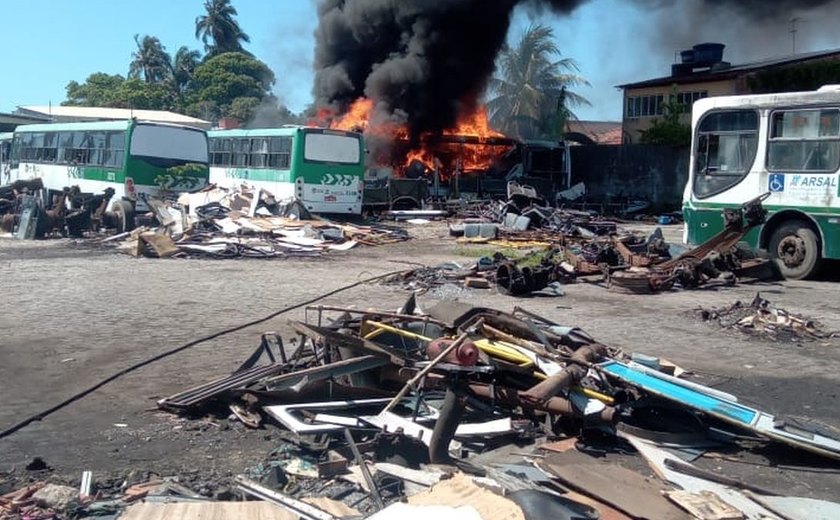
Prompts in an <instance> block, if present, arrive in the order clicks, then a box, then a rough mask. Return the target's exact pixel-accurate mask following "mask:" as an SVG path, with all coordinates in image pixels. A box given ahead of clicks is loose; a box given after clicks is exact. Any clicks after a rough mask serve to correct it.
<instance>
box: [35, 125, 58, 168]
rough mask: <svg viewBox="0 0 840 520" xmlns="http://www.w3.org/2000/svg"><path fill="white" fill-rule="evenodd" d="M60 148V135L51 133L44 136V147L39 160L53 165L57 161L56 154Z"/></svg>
mask: <svg viewBox="0 0 840 520" xmlns="http://www.w3.org/2000/svg"><path fill="white" fill-rule="evenodd" d="M57 148H58V135H57V134H55V133H53V132H51V133H48V134H44V147H43V148H42V149H41V152H40V153H39V154H38V155H39V158H40V159H39V160H41V161H42V162H48V163H53V162H55V159H56V154H57V153H58V152H57Z"/></svg>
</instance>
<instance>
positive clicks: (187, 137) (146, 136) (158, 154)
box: [130, 124, 208, 166]
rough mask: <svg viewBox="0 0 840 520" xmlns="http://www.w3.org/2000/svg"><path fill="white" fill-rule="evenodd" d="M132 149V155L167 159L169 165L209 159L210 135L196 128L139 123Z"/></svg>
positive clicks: (147, 158) (163, 161)
mask: <svg viewBox="0 0 840 520" xmlns="http://www.w3.org/2000/svg"><path fill="white" fill-rule="evenodd" d="M130 150H131V155H132V156H133V157H142V158H144V159H146V160H148V161H150V162H154V163H158V162H160V163H166V166H174V165H176V164H183V163H188V162H192V163H201V164H207V162H208V156H207V153H208V152H207V137H206V135H205V134H204V132H202V131H201V130H197V129H193V128H182V127H171V126H164V125H143V124H140V125H137V127H136V128H135V129H134V132H133V133H132V135H131V147H130ZM161 166H163V164H161Z"/></svg>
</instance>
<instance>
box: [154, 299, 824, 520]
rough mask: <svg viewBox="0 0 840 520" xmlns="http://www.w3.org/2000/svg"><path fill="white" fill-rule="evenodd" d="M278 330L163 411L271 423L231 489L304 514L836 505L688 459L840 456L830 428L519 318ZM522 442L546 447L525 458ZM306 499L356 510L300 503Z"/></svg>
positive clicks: (322, 309) (355, 316)
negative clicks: (609, 444)
mask: <svg viewBox="0 0 840 520" xmlns="http://www.w3.org/2000/svg"><path fill="white" fill-rule="evenodd" d="M290 326H291V327H292V329H293V330H294V331H295V332H296V333H297V337H296V338H295V339H294V340H293V341H291V342H287V343H284V342H283V341H282V339H281V338H280V337H279V336H278V335H276V334H265V335H264V336H263V341H262V343H261V345H260V347H259V348H258V349H257V350H256V351H255V352H254V353H253V354H252V355H251V356H250V357H249V358H248V359H247V360H246V361H245V362H244V363H243V365H242V366H241V367H240V368H239V369H238V370H236V371H235V372H233V373H232V374H230V375H224V376H222V377H219V378H217V379H214V380H212V381H209V382H207V383H205V384H202V385H199V386H196V387H193V388H189V389H186V390H184V391H182V392H179V393H177V394H175V395H172V396H169V397H167V398H164V399H162V400H160V401H159V403H158V404H159V407H160V408H162V409H164V410H168V411H172V412H176V413H180V414H184V415H186V416H188V417H201V416H203V415H206V414H216V415H221V416H223V417H227V416H230V417H231V418H235V419H236V420H239V421H241V422H242V423H244V424H245V425H247V426H249V427H251V428H255V429H257V428H271V429H279V430H276V431H280V432H282V437H283V439H285V442H284V443H283V444H282V445H281V446H279V447H278V448H277V449H275V450H274V452H273V453H272V455H271V456H270V457H269V459H268V460H267V461H266V462H265V463H263V464H260V465H259V467H257V468H252V469H251V470H249V471H248V472H246V474H245V475H243V476H242V477H240V478H238V480H237V483H238V486H239V489H240V490H241V492H242V493H244V494H245V495H248V496H253V497H257V498H259V499H261V500H264V501H269V502H272V503H274V504H276V505H279V506H281V507H283V508H285V509H288V510H291V511H292V512H293V513H294V514H295V515H298V516H300V517H303V518H317V519H327V518H337V517H341V516H347V515H350V516H352V515H358V514H362V515H368V514H373V516H371V518H380V519H385V518H388V519H391V518H397V517H398V516H404V515H406V514H413V515H419V514H420V513H425V516H424V517H428V515H429V514H432V510H416V509H415V508H417V507H421V506H424V507H425V506H430V505H435V506H437V507H438V508H442V509H439V510H435V511H437V512H436V513H434V514H443V515H445V516H447V518H449V517H452V518H454V515H455V514H456V513H457V514H459V515H466V517H468V518H485V519H497V518H498V519H500V520H501V518H522V519H526V518H527V519H531V518H534V519H536V518H549V517H551V518H587V519H588V518H592V519H596V518H689V517H690V516H689V514H688V513H686V512H685V511H697V510H702V509H704V508H706V509H708V508H710V507H711V508H722V509H725V510H727V511H730V512H734V513H732V514H735V513H737V514H738V515H740V516H725V517H721V518H765V517H766V518H780V517H783V518H789V517H790V518H813V516H807V514H808V512H812V511H814V510H812V509H808V508H806V509H805V511H806V515H805V516H802V515H799V516H797V515H794V516H781V515H777V512H778V511H781V510H782V509H783V508H784V507H786V504H787V502H785V500H795V501H803V500H804V501H806V502H807V504H808V507H818V506H819V507H829V508H833V509H831V510H832V511H837V508H840V505H837V504H831V503H828V502H822V501H816V500H813V501H810V502H809V500H810V499H799V498H791V497H781V496H777V495H779V494H782V493H781V492H779V493H773V492H772V491H768V490H764V489H761V488H759V487H758V486H755V485H750V484H747V483H744V482H741V481H738V480H736V479H732V478H728V477H724V476H723V475H719V474H714V473H712V472H708V471H705V470H703V469H701V468H700V467H698V466H696V465H694V464H691V463H690V462H686V460H694V458H696V457H697V456H698V453H699V454H702V453H703V451H704V449H703V448H708V447H709V446H715V447H716V450H718V451H720V450H722V449H724V448H722V446H729V447H737V446H738V443H739V441H740V440H741V439H746V438H748V439H750V440H751V441H753V442H754V441H756V440H759V439H763V440H764V442H776V443H784V444H787V445H788V446H790V447H793V448H795V449H798V450H805V451H808V452H810V453H811V454H817V455H821V456H823V457H827V458H830V459H833V460H840V432H837V431H835V430H831V429H827V428H825V427H824V426H822V425H816V424H811V423H810V422H809V421H807V420H796V421H793V420H790V419H789V418H782V417H774V416H773V415H771V414H768V413H766V412H763V411H761V410H757V409H755V408H752V407H749V406H746V405H744V404H742V403H740V402H739V401H738V399H737V398H736V397H735V396H733V395H730V394H727V393H725V392H722V391H720V390H717V389H712V388H709V387H705V386H702V385H700V384H697V383H694V382H691V381H687V380H684V379H681V378H679V377H677V375H679V373H680V372H681V371H680V370H678V369H677V367H675V366H674V365H672V364H669V363H667V362H664V361H663V360H659V359H657V358H652V357H650V356H643V355H638V354H634V355H632V356H630V355H625V353H623V352H621V351H620V350H617V349H615V348H610V347H608V346H605V345H603V344H601V343H598V342H597V341H596V340H594V339H593V338H592V337H590V336H589V335H587V334H586V333H585V332H583V331H582V330H580V329H577V328H574V327H567V326H564V325H561V324H559V323H556V322H554V321H552V320H550V319H547V318H544V317H540V316H538V315H535V314H533V313H531V312H529V311H527V310H524V309H521V308H515V309H514V311H513V312H512V313H507V312H501V311H498V310H495V309H490V308H482V307H470V306H466V305H463V304H459V303H453V302H442V303H438V304H436V305H435V306H433V307H431V308H429V309H428V310H427V311H423V310H421V309H420V308H419V306H418V304H417V302H416V300H415V298H414V297H413V296H412V297H411V298H410V299H409V300H408V302H406V304H405V305H404V306H403V308H401V309H400V310H399V311H398V312H388V311H378V310H358V309H350V308H342V307H328V306H313V307H308V308H307V317H306V320H304V321H293V322H290ZM263 359H264V361H261V360H263ZM634 360H635V361H634ZM675 374H676V375H675ZM586 432H600V433H601V434H602V435H603V434H604V433H606V434H607V435H608V436H610V437H611V438H612V439H613V442H614V443H616V445H624V446H628V447H629V446H633V447H635V449H636V450H637V451H638V452H639V454H640V455H641V456H642V457H643V458H644V459H645V460H646V461H647V463H648V464H649V465H650V466H651V468H652V470H653V471H654V473H656V474H657V475H658V476H659V480H656V479H651V478H649V477H647V476H644V475H642V474H641V473H637V472H635V471H631V470H629V469H626V468H623V467H620V466H618V465H616V464H614V463H607V462H604V461H599V460H598V459H595V458H592V457H590V456H588V455H585V454H584V453H583V452H582V451H578V450H577V449H576V448H575V446H578V447H579V448H582V449H583V448H585V446H586V444H587V442H586V438H587V435H585V434H586ZM668 432H681V433H679V434H670V433H668ZM569 436H572V437H569ZM574 436H579V437H574ZM557 439H566V440H561V441H559V442H556V440H557ZM528 445H531V446H533V447H536V448H538V449H539V450H541V451H542V453H540V452H537V451H534V452H533V453H532V454H523V453H521V452H522V451H524V450H526V449H527V446H528ZM698 447H699V448H700V449H699V452H698V451H696V449H697V448H698ZM511 448H513V449H511ZM685 450H688V451H689V452H692V450H695V451H694V455H693V456H692V457H688V458H687V459H686V457H685V453H684V452H685ZM584 451H585V450H584ZM479 477H481V478H479ZM313 496H315V497H320V498H322V499H328V500H327V501H328V502H329V503H330V504H332V505H331V506H330V507H333V506H335V504H334V502H335V501H340V502H343V504H344V506H345V507H351V508H353V509H352V511H355V512H354V513H348V512H347V511H349V510H347V509H345V510H344V511H345V512H344V513H343V514H339V513H327V512H325V511H324V509H322V508H320V507H318V506H313V505H312V504H311V503H307V502H304V501H303V500H302V499H303V498H304V497H310V498H311V497H313ZM469 497H473V498H469ZM479 497H480V498H479ZM782 498H784V499H785V500H782ZM406 502H407V503H406ZM482 503H483V504H484V505H482ZM490 504H493V505H492V506H491V505H490ZM465 507H466V508H467V509H463V508H465ZM546 507H547V508H549V511H553V513H552V514H551V515H550V516H546V510H545V509H542V508H546ZM453 508H454V509H457V508H461V509H457V510H456V511H452V509H453ZM469 508H474V509H476V511H469V510H468V509H469ZM488 508H489V509H488ZM534 508H536V509H534ZM698 508H699V509H698ZM494 509H495V511H494ZM500 510H504V511H508V512H512V513H510V516H504V515H503V516H499V514H498V512H499V511H500ZM537 511H542V513H537ZM506 514H507V513H506ZM575 515H577V516H575ZM610 515H612V516H610ZM762 515H763V516H762ZM418 517H419V516H418ZM459 518H463V516H459ZM697 518H709V517H707V516H697Z"/></svg>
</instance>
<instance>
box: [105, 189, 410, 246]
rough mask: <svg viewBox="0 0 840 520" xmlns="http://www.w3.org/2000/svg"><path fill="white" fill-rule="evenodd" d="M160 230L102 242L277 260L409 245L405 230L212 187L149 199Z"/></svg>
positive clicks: (260, 193)
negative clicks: (347, 220) (339, 219)
mask: <svg viewBox="0 0 840 520" xmlns="http://www.w3.org/2000/svg"><path fill="white" fill-rule="evenodd" d="M146 202H147V204H148V206H149V207H150V208H151V210H152V213H153V215H154V218H155V222H156V223H157V224H158V225H157V226H156V227H140V228H137V229H135V230H133V231H131V232H128V233H122V234H120V235H115V236H112V237H109V238H106V239H105V240H103V241H102V242H103V243H112V244H115V243H118V246H119V248H120V249H121V250H122V251H124V252H126V253H129V254H131V255H133V256H141V255H143V256H150V257H159V258H164V257H173V256H177V257H183V256H187V257H196V256H198V257H210V258H235V257H250V258H277V257H287V256H320V255H322V254H324V253H326V252H328V251H335V250H338V251H346V250H348V249H351V248H353V247H355V246H356V245H358V244H363V245H370V246H375V245H382V244H390V243H394V242H399V241H403V240H408V239H409V235H408V234H407V233H406V232H405V231H404V230H402V229H400V228H396V227H392V226H385V225H356V224H350V223H338V222H332V221H329V220H325V219H322V218H318V217H314V216H313V215H311V214H310V213H309V211H307V210H306V208H305V207H304V206H303V204H301V203H300V202H299V201H298V200H296V199H291V200H288V201H282V202H279V201H277V200H276V199H275V198H274V197H273V196H272V195H271V194H270V193H269V192H267V191H265V190H262V189H251V188H248V187H246V186H242V187H241V188H239V189H235V190H227V189H224V188H217V187H215V186H211V187H209V188H207V189H204V190H201V191H199V192H195V193H187V194H183V195H181V196H180V197H179V199H178V201H177V202H173V201H162V200H157V199H152V198H148V199H146Z"/></svg>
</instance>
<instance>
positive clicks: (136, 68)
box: [128, 34, 172, 83]
mask: <svg viewBox="0 0 840 520" xmlns="http://www.w3.org/2000/svg"><path fill="white" fill-rule="evenodd" d="M134 43H135V44H137V50H135V51H134V52H133V53H131V58H132V60H131V64H129V66H128V77H129V78H142V79H144V80H145V81H146V83H162V82H163V81H164V80H167V79H168V78H170V77H171V76H172V66H171V64H170V58H169V54H167V52H166V48H165V47H164V46H163V45H162V44H161V43H160V40H159V39H158V38H157V37H155V36H149V35H148V34H147V35H146V36H143V39H142V40H141V39H140V35H139V34H135V35H134Z"/></svg>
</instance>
